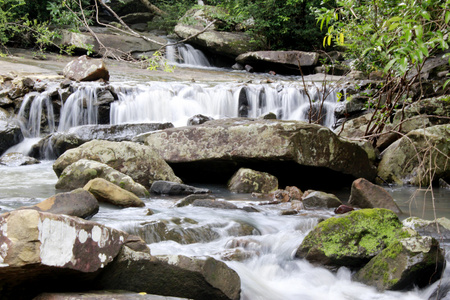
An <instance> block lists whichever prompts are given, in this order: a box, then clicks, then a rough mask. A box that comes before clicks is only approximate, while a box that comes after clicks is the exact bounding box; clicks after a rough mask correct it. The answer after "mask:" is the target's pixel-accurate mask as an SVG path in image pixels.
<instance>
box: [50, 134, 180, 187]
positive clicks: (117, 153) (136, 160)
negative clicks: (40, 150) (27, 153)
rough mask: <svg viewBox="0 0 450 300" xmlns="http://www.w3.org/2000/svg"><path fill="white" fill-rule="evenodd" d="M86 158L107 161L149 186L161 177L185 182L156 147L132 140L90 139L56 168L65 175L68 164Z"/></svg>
mask: <svg viewBox="0 0 450 300" xmlns="http://www.w3.org/2000/svg"><path fill="white" fill-rule="evenodd" d="M83 158H84V159H88V160H95V161H99V162H101V163H104V164H107V165H108V166H110V167H111V168H113V169H116V170H117V171H119V172H122V173H124V174H126V175H128V176H130V177H131V178H132V179H133V180H134V181H135V182H137V183H139V184H142V185H143V186H144V187H146V188H150V186H151V184H152V183H153V182H154V181H158V180H167V181H173V182H181V180H180V179H179V178H178V177H176V176H175V174H174V173H173V170H172V169H171V168H170V167H169V165H168V164H167V163H166V162H165V161H164V159H163V158H162V157H161V155H160V154H159V153H158V152H156V151H155V150H154V148H152V147H148V146H144V145H140V144H137V143H132V142H109V141H98V140H93V141H90V142H87V143H85V144H83V145H81V146H80V147H78V148H75V149H71V150H68V151H66V152H65V153H64V154H63V155H61V156H60V157H59V158H58V159H57V160H56V161H55V163H54V164H53V170H54V171H55V173H56V175H57V176H61V174H62V172H63V170H64V169H65V168H66V167H68V166H69V165H71V164H73V163H74V162H76V161H78V160H80V159H83Z"/></svg>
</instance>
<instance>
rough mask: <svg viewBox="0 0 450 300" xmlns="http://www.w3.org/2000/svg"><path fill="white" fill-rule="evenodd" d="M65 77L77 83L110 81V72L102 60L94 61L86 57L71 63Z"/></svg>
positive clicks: (65, 68) (65, 69)
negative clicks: (100, 80) (99, 80)
mask: <svg viewBox="0 0 450 300" xmlns="http://www.w3.org/2000/svg"><path fill="white" fill-rule="evenodd" d="M63 74H64V77H66V78H68V79H71V80H75V81H95V80H98V79H103V80H105V81H108V80H109V71H108V69H107V68H106V65H105V63H104V62H103V60H101V59H92V58H90V57H88V56H86V55H83V56H80V57H78V58H76V59H74V60H72V61H71V62H69V63H68V64H67V65H66V66H65V67H64V70H63Z"/></svg>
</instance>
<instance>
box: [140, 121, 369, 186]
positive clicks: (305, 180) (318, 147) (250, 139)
mask: <svg viewBox="0 0 450 300" xmlns="http://www.w3.org/2000/svg"><path fill="white" fill-rule="evenodd" d="M145 143H146V144H148V145H152V146H153V147H154V148H155V149H157V150H158V151H159V152H160V153H161V155H162V157H163V158H164V160H166V161H167V162H168V163H169V164H171V166H172V168H174V170H175V171H176V173H177V174H178V175H179V176H181V177H182V178H183V177H185V178H189V179H190V180H191V181H193V182H194V181H196V180H202V181H212V180H216V181H221V180H223V182H226V181H228V179H229V178H231V176H232V175H233V174H234V173H235V172H236V171H237V170H238V169H239V168H240V167H247V168H252V169H257V170H259V171H262V172H267V173H270V174H272V175H274V176H276V177H277V178H278V180H279V181H280V183H281V181H282V180H283V181H284V182H283V185H284V184H286V185H298V183H299V181H301V183H302V184H305V185H306V184H311V187H312V186H314V184H316V185H317V183H318V182H323V181H324V180H325V179H324V178H327V176H332V178H333V179H332V180H331V178H330V182H331V183H336V184H338V183H342V182H343V181H344V182H348V181H350V182H351V181H353V180H354V177H364V178H367V179H369V180H370V179H373V178H374V176H375V169H374V167H373V166H372V164H371V162H370V161H369V159H368V156H367V153H366V152H365V151H364V150H363V149H362V148H360V147H359V146H358V145H355V144H353V143H350V142H348V141H346V140H343V139H340V138H338V137H337V136H336V135H335V134H334V133H333V132H332V131H331V130H330V129H328V128H326V127H323V126H320V125H315V124H308V123H306V122H301V121H281V120H254V119H246V118H235V119H222V120H214V121H209V122H206V123H204V124H201V125H197V126H187V127H178V128H169V129H165V130H161V131H158V132H152V133H149V134H148V135H147V136H146V137H145ZM252 166H254V167H252ZM313 167H315V168H313ZM193 169H195V170H196V172H192V170H193ZM337 173H339V174H340V175H337ZM180 174H181V175H180ZM299 174H302V175H304V176H299ZM319 179H320V180H319Z"/></svg>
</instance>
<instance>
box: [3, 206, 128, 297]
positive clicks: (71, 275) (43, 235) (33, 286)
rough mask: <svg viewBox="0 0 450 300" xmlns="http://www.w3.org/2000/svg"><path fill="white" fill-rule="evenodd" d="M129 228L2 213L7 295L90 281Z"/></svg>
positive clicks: (33, 293)
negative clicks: (119, 228)
mask: <svg viewBox="0 0 450 300" xmlns="http://www.w3.org/2000/svg"><path fill="white" fill-rule="evenodd" d="M126 236H128V234H127V233H125V232H122V231H119V230H116V229H112V228H108V227H106V226H104V225H101V224H97V223H94V222H87V221H84V220H82V219H79V218H75V217H70V216H67V215H56V214H50V213H45V212H38V211H36V210H16V211H12V212H10V213H6V214H3V215H2V216H1V217H0V243H1V244H2V245H3V246H2V251H1V252H0V261H1V262H2V264H1V266H0V288H1V296H2V298H5V299H32V298H33V297H34V296H36V295H38V294H39V293H42V292H43V291H54V290H56V289H58V290H59V291H64V290H67V291H69V290H74V289H76V288H79V287H80V286H83V287H85V288H88V287H89V286H91V285H90V284H89V282H90V281H91V280H93V278H94V277H95V276H96V275H97V274H98V271H99V270H101V269H102V268H104V267H105V266H106V265H108V264H109V263H111V261H112V260H113V259H114V258H115V257H116V256H117V254H118V253H119V250H120V249H121V247H122V245H123V244H124V242H125V238H126Z"/></svg>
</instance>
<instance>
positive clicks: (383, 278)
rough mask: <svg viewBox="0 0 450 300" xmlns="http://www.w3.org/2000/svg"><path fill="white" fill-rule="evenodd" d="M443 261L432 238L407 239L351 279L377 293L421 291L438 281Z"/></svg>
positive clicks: (395, 244)
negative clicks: (379, 291) (370, 286)
mask: <svg viewBox="0 0 450 300" xmlns="http://www.w3.org/2000/svg"><path fill="white" fill-rule="evenodd" d="M444 267H445V257H444V254H443V250H442V249H441V248H440V247H439V243H438V242H437V241H436V240H435V239H434V238H432V237H429V236H426V237H420V236H415V237H410V238H405V239H401V240H399V241H396V242H394V243H391V244H390V245H389V246H388V247H387V248H386V249H384V250H383V251H382V252H381V253H380V254H378V255H377V256H375V257H374V258H372V260H371V261H370V262H369V263H368V264H367V265H365V266H364V267H363V268H362V269H361V270H359V271H358V272H357V273H356V274H355V276H354V279H355V280H357V281H360V282H363V283H365V284H368V285H373V286H375V287H376V288H377V289H378V290H404V289H412V288H413V287H416V286H417V287H419V288H423V287H425V286H427V285H429V284H431V283H433V282H435V281H437V280H439V278H441V275H442V272H443V270H444Z"/></svg>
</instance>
